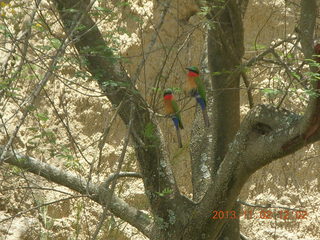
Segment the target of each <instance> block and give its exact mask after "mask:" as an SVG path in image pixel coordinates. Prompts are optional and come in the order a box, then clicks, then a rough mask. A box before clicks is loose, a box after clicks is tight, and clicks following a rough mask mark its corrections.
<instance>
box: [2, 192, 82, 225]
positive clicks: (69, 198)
mask: <svg viewBox="0 0 320 240" xmlns="http://www.w3.org/2000/svg"><path fill="white" fill-rule="evenodd" d="M80 197H84V196H83V195H80V196H71V197H67V198H62V199H58V200H55V201H52V202H47V203H43V204H40V205H38V206H35V207H32V208H29V209H26V210H24V211H21V212H18V213H17V214H15V215H13V216H11V217H7V218H4V219H2V220H1V221H0V223H2V222H5V221H8V220H11V219H13V218H16V217H19V216H21V215H22V214H25V213H27V212H30V211H33V210H36V209H38V208H41V207H45V206H48V205H51V204H55V203H58V202H62V201H68V200H71V199H75V198H80Z"/></svg>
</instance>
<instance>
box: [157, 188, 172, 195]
mask: <svg viewBox="0 0 320 240" xmlns="http://www.w3.org/2000/svg"><path fill="white" fill-rule="evenodd" d="M171 193H173V190H172V189H170V188H165V189H163V191H162V192H156V194H158V195H159V196H160V197H164V196H166V195H170V194H171Z"/></svg>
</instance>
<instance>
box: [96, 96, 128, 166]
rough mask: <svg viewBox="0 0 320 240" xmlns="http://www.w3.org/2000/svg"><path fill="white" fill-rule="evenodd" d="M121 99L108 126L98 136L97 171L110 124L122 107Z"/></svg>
mask: <svg viewBox="0 0 320 240" xmlns="http://www.w3.org/2000/svg"><path fill="white" fill-rule="evenodd" d="M122 104H123V101H121V102H120V104H119V105H118V106H117V109H116V111H115V113H114V114H113V116H112V117H111V120H110V122H109V123H108V126H106V127H105V129H104V131H103V133H102V135H101V136H100V140H99V143H98V148H99V158H98V164H97V169H98V171H99V168H100V165H101V160H102V150H103V147H104V145H105V144H106V141H107V136H108V134H109V132H110V129H111V126H112V125H113V123H114V121H115V120H116V117H117V116H118V113H119V111H120V109H121V107H122Z"/></svg>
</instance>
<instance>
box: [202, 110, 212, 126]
mask: <svg viewBox="0 0 320 240" xmlns="http://www.w3.org/2000/svg"><path fill="white" fill-rule="evenodd" d="M202 115H203V121H204V124H205V126H206V127H209V126H210V123H209V116H208V112H207V108H203V109H202Z"/></svg>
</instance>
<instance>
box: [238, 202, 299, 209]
mask: <svg viewBox="0 0 320 240" xmlns="http://www.w3.org/2000/svg"><path fill="white" fill-rule="evenodd" d="M237 202H238V203H240V204H242V205H245V206H248V207H257V208H281V209H286V210H291V211H304V210H302V209H297V208H289V207H282V206H272V205H271V204H270V203H269V204H265V205H260V204H252V203H247V202H244V201H241V200H237Z"/></svg>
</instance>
